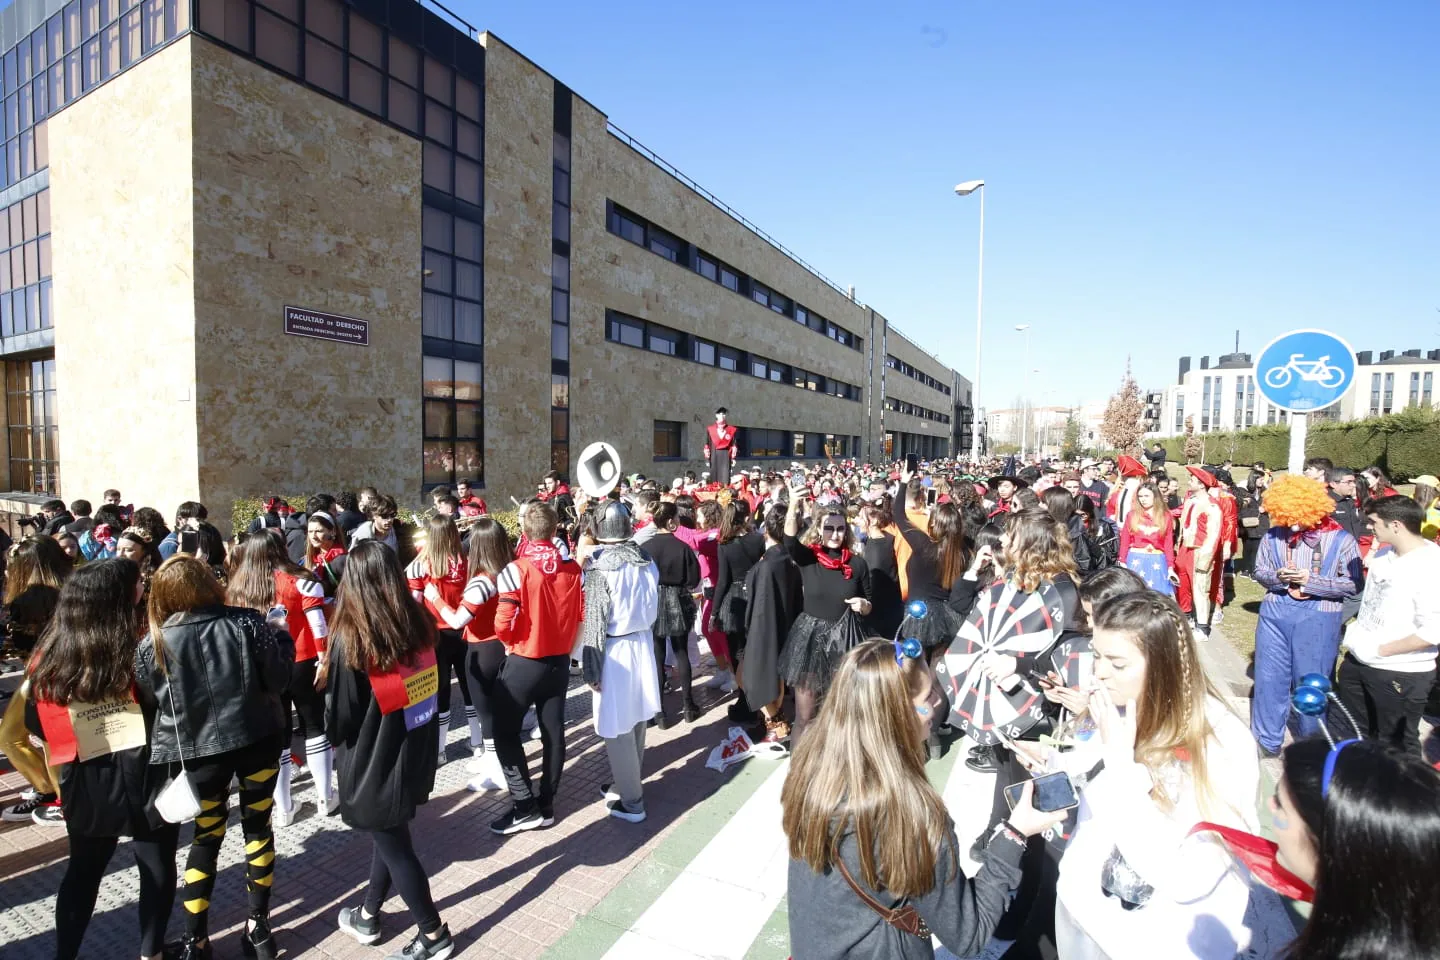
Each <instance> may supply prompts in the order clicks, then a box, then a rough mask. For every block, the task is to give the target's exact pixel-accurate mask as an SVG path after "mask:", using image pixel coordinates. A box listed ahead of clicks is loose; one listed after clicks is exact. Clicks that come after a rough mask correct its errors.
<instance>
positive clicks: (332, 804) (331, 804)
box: [316, 790, 340, 817]
mask: <svg viewBox="0 0 1440 960" xmlns="http://www.w3.org/2000/svg"><path fill="white" fill-rule="evenodd" d="M316 805H317V806H319V804H316ZM324 807H325V816H327V817H328V816H330V815H331V814H333V813H334V812H335V811H336V810H339V809H340V791H339V790H331V791H330V796H328V797H326V798H325V804H324Z"/></svg>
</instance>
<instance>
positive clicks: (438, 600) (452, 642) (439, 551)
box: [405, 514, 484, 764]
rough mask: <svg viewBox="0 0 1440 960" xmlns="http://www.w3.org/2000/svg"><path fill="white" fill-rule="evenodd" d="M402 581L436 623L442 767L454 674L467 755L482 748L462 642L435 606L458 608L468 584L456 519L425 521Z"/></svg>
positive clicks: (439, 757)
mask: <svg viewBox="0 0 1440 960" xmlns="http://www.w3.org/2000/svg"><path fill="white" fill-rule="evenodd" d="M405 579H406V581H407V582H408V583H409V586H410V592H411V593H412V594H414V596H415V599H416V600H418V601H420V603H421V605H423V606H424V607H425V612H426V613H428V614H430V619H431V621H432V622H433V623H434V624H435V629H436V631H437V633H436V639H435V659H436V663H437V664H438V668H439V677H440V695H439V696H440V700H439V703H440V722H439V725H438V726H439V729H438V731H437V733H436V738H437V740H438V752H437V754H436V761H437V762H438V763H441V764H443V763H445V760H446V757H445V741H446V740H447V739H448V737H449V736H450V699H451V693H452V691H451V683H450V678H451V675H452V673H453V675H454V676H455V677H456V678H457V679H459V681H460V697H461V699H463V700H464V702H465V723H466V726H468V727H469V728H470V752H471V754H472V755H475V756H478V755H479V754H480V752H481V750H482V749H483V745H484V737H483V735H482V734H481V731H480V717H479V714H477V713H476V712H475V704H474V701H473V699H472V697H471V695H470V685H469V684H468V683H466V682H465V638H464V637H463V636H462V635H461V632H460V630H459V628H457V627H452V626H450V624H449V623H448V622H446V620H445V617H444V616H443V615H442V614H441V611H440V607H441V605H442V604H443V605H445V606H447V607H449V608H450V609H452V610H453V609H454V608H456V607H458V606H460V598H461V595H462V594H463V593H464V592H465V584H466V583H467V582H468V580H469V574H468V567H467V565H466V563H465V554H464V552H463V551H462V550H461V549H460V529H459V528H458V527H457V526H455V518H454V517H450V516H446V515H444V514H437V515H435V516H433V517H431V518H430V519H429V520H427V521H426V522H425V546H424V547H423V548H422V549H421V551H420V555H419V556H418V557H416V558H415V559H414V560H412V561H410V565H409V566H408V567H406V568H405Z"/></svg>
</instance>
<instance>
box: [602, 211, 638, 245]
mask: <svg viewBox="0 0 1440 960" xmlns="http://www.w3.org/2000/svg"><path fill="white" fill-rule="evenodd" d="M609 228H610V232H611V233H613V234H615V235H616V236H618V237H620V238H621V239H622V240H629V241H630V242H631V243H635V244H639V245H640V246H642V247H643V246H645V227H644V225H643V224H641V223H639V222H638V221H636V220H635V219H633V218H632V217H631V216H630V215H629V214H627V213H623V212H621V211H620V210H618V209H614V208H612V209H611V210H610V223H609Z"/></svg>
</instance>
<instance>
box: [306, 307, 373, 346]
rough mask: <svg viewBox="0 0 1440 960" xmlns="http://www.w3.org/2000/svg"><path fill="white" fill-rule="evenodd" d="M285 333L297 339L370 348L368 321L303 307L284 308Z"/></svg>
mask: <svg viewBox="0 0 1440 960" xmlns="http://www.w3.org/2000/svg"><path fill="white" fill-rule="evenodd" d="M285 332H286V333H289V334H293V335H295V336H297V337H313V338H315V339H316V340H333V341H334V342H335V343H353V344H355V345H356V346H361V347H368V346H370V321H369V320H357V319H356V318H354V317H340V316H336V315H335V314H333V313H321V312H320V311H318V310H306V309H305V308H304V307H290V306H287V307H286V308H285Z"/></svg>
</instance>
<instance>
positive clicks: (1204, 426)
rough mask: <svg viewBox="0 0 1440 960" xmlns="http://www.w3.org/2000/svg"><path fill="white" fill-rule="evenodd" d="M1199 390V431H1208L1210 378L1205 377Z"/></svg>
mask: <svg viewBox="0 0 1440 960" xmlns="http://www.w3.org/2000/svg"><path fill="white" fill-rule="evenodd" d="M1200 389H1201V392H1200V432H1201V433H1209V432H1210V378H1209V377H1205V378H1204V382H1203V383H1202V385H1201V388H1200Z"/></svg>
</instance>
